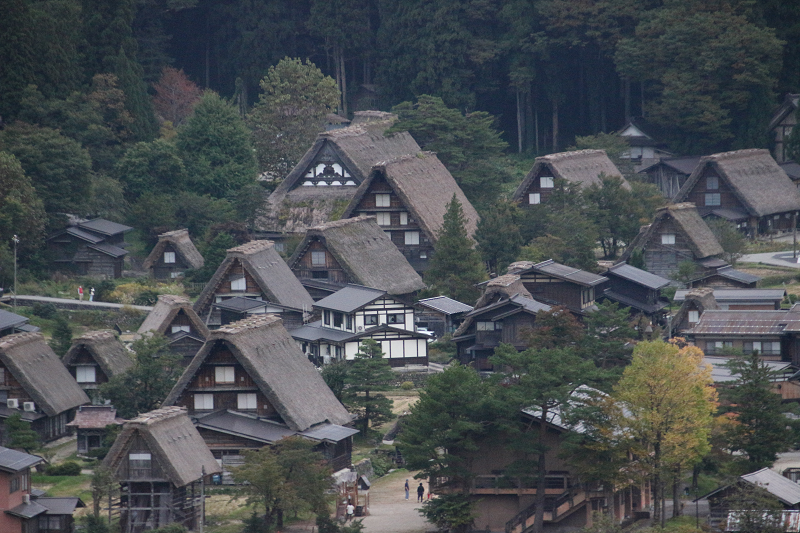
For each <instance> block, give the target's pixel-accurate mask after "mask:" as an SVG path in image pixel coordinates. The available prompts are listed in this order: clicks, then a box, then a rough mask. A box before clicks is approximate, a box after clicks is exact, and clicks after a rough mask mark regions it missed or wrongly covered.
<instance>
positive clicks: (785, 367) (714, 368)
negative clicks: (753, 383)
mask: <svg viewBox="0 0 800 533" xmlns="http://www.w3.org/2000/svg"><path fill="white" fill-rule="evenodd" d="M730 361H731V358H730V357H718V356H711V355H706V356H705V357H703V363H704V364H708V365H711V379H713V380H714V383H725V382H727V381H736V380H737V379H738V375H737V374H732V373H731V371H730V369H729V368H728V367H727V366H726V365H727V364H728V363H729V362H730ZM762 362H763V364H764V366H766V367H767V368H769V369H770V371H772V372H780V374H781V376H780V377H781V379H780V381H782V380H783V378H784V377H785V378H786V379H788V378H789V377H791V376H792V375H794V374H795V373H796V372H797V367H795V366H794V365H793V364H791V363H786V362H783V361H762ZM777 377H778V376H776V378H777Z"/></svg>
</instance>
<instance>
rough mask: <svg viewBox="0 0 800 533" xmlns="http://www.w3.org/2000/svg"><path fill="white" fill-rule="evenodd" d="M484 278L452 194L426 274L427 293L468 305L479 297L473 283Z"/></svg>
mask: <svg viewBox="0 0 800 533" xmlns="http://www.w3.org/2000/svg"><path fill="white" fill-rule="evenodd" d="M484 279H486V269H485V268H484V266H483V263H482V262H481V259H480V255H479V254H478V252H477V251H475V250H474V249H473V242H472V240H471V239H470V238H469V236H467V230H466V218H465V217H464V211H463V209H461V203H460V202H459V201H458V199H457V198H456V196H455V194H454V195H453V198H452V199H451V200H450V202H449V203H448V204H447V212H446V213H445V215H444V222H443V223H442V227H441V229H440V230H439V235H438V240H437V241H436V245H435V246H434V254H433V258H432V259H431V260H430V268H429V269H428V270H427V271H426V272H425V282H426V283H427V284H428V291H429V292H430V293H431V294H433V295H436V296H438V295H444V296H449V297H450V298H453V299H454V300H458V301H459V302H466V303H470V304H471V303H472V302H474V301H475V300H477V299H478V296H479V293H478V290H477V288H476V287H475V284H476V283H480V282H481V281H483V280H484Z"/></svg>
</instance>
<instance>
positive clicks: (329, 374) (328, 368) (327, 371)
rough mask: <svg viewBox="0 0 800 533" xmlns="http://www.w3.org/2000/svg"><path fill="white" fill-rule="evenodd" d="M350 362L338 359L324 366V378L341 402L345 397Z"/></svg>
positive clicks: (322, 373)
mask: <svg viewBox="0 0 800 533" xmlns="http://www.w3.org/2000/svg"><path fill="white" fill-rule="evenodd" d="M348 368H349V367H348V364H347V363H346V362H344V361H337V362H335V363H330V364H328V365H325V366H323V367H322V372H320V373H321V375H322V379H323V380H324V381H325V384H326V385H327V386H328V387H329V388H330V389H331V392H333V395H334V396H336V399H337V400H339V401H340V402H341V401H342V400H343V399H344V387H345V382H346V380H347V369H348Z"/></svg>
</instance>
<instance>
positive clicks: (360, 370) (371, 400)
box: [344, 339, 394, 437]
mask: <svg viewBox="0 0 800 533" xmlns="http://www.w3.org/2000/svg"><path fill="white" fill-rule="evenodd" d="M393 378H394V372H393V371H392V367H390V366H389V362H388V361H387V360H386V359H384V353H383V352H382V351H381V346H380V344H378V342H377V341H375V340H373V339H365V340H364V341H362V343H361V346H359V350H358V353H357V354H356V357H355V359H354V360H353V361H352V362H351V363H350V367H349V368H348V369H347V375H346V376H345V378H344V382H345V383H346V384H347V388H346V389H345V390H344V404H345V405H346V406H347V408H348V410H350V411H351V412H354V413H355V414H356V416H357V417H358V418H357V420H356V425H358V426H359V427H360V429H361V434H362V435H364V436H365V437H366V436H369V435H370V426H372V425H377V424H380V423H383V422H386V421H388V420H391V419H392V418H393V416H394V415H392V400H390V399H389V398H387V397H386V396H384V395H383V394H375V392H379V391H385V390H388V389H389V382H391V380H392V379H393Z"/></svg>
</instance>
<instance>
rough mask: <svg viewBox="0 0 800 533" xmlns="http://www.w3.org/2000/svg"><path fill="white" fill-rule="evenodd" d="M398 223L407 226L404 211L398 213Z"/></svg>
mask: <svg viewBox="0 0 800 533" xmlns="http://www.w3.org/2000/svg"><path fill="white" fill-rule="evenodd" d="M400 225H401V226H408V213H407V212H406V211H402V212H401V213H400Z"/></svg>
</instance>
